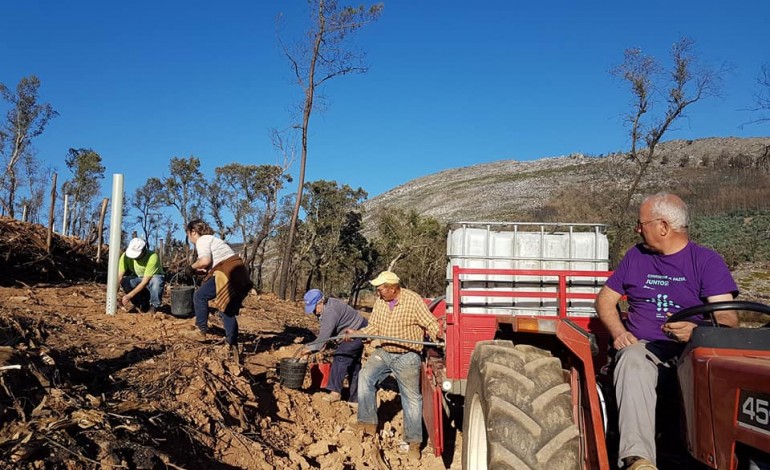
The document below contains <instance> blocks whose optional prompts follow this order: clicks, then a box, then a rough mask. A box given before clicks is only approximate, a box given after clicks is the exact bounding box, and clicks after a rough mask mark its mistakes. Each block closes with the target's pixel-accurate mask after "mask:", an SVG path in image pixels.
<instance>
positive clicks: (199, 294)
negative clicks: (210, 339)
mask: <svg viewBox="0 0 770 470" xmlns="http://www.w3.org/2000/svg"><path fill="white" fill-rule="evenodd" d="M216 296H217V285H216V283H215V282H214V278H213V277H211V278H209V279H207V280H206V281H204V282H203V284H201V285H200V287H198V288H197V289H195V294H193V309H194V310H195V326H197V327H198V329H200V330H201V331H202V332H204V333H206V332H208V331H209V300H212V299H213V298H215V297H216ZM240 309H241V303H240V302H236V301H230V303H229V304H227V308H226V309H225V311H224V312H219V316H220V317H221V318H222V323H223V324H224V326H225V339H226V340H227V344H237V343H238V320H237V319H236V318H235V316H236V315H238V311H239V310H240Z"/></svg>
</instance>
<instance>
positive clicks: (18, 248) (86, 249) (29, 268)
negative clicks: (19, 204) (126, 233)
mask: <svg viewBox="0 0 770 470" xmlns="http://www.w3.org/2000/svg"><path fill="white" fill-rule="evenodd" d="M47 238H48V231H47V229H46V228H45V227H43V226H42V225H39V224H32V223H28V222H21V221H18V220H15V219H11V218H8V217H0V265H2V266H4V267H5V269H2V270H0V285H3V286H12V285H34V284H38V283H41V282H42V283H55V284H59V283H64V282H77V281H102V280H104V279H105V278H106V272H107V268H106V266H107V264H106V259H107V252H106V249H105V250H104V251H103V253H102V256H101V261H100V262H97V261H96V254H97V253H96V252H97V247H96V246H95V245H92V244H90V243H89V242H87V241H84V240H80V239H78V238H75V237H62V236H59V235H57V234H53V237H52V239H51V249H50V252H49V250H48V247H47Z"/></svg>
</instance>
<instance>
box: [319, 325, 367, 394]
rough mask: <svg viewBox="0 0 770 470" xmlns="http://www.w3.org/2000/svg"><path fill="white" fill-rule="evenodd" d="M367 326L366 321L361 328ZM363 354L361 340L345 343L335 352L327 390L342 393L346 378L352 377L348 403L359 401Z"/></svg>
mask: <svg viewBox="0 0 770 470" xmlns="http://www.w3.org/2000/svg"><path fill="white" fill-rule="evenodd" d="M366 325H367V321H366V319H364V323H363V324H362V325H361V326H360V327H359V328H363V327H365V326H366ZM363 352H364V343H363V342H362V341H361V338H356V339H354V340H352V341H343V342H342V343H340V344H339V345H338V346H337V349H335V350H334V356H333V357H334V359H333V360H332V368H331V371H330V372H329V383H328V384H327V385H326V390H329V391H330V392H338V393H339V392H341V391H342V382H343V381H344V380H345V376H347V377H350V381H349V384H350V397H349V398H348V401H349V402H351V403H356V402H357V401H358V374H359V372H360V371H361V354H363Z"/></svg>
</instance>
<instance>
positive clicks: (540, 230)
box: [446, 222, 609, 316]
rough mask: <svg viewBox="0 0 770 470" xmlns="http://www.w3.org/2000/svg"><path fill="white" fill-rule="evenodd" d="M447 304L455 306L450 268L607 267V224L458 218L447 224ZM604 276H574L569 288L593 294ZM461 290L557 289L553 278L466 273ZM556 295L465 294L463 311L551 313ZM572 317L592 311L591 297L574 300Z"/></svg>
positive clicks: (573, 290)
mask: <svg viewBox="0 0 770 470" xmlns="http://www.w3.org/2000/svg"><path fill="white" fill-rule="evenodd" d="M447 255H448V257H449V263H448V265H447V280H448V282H447V291H446V299H447V307H448V309H449V310H450V311H451V310H452V308H453V298H452V295H453V294H452V285H451V281H452V267H453V266H460V267H462V268H482V269H535V270H580V271H606V270H607V269H608V266H609V263H608V258H609V243H608V241H607V235H606V225H601V224H561V223H496V222H460V223H455V224H451V225H450V230H449V234H448V236H447ZM604 281H605V278H590V279H586V278H580V279H578V278H575V279H573V280H572V286H571V288H570V290H571V291H572V292H587V293H596V292H598V289H599V288H600V287H601V285H602V284H603V283H604ZM462 282H463V286H462V287H463V288H464V289H472V288H478V289H483V290H490V291H528V292H555V291H556V290H557V287H556V286H557V282H558V278H557V277H548V276H521V275H520V276H506V275H493V274H477V275H466V276H464V277H463V279H462ZM556 311H557V302H556V299H548V298H526V299H525V298H522V299H512V298H506V297H495V296H485V297H482V296H475V297H464V298H463V312H465V313H493V314H508V315H553V314H555V313H556ZM567 313H568V314H569V315H572V316H590V315H594V311H593V301H592V300H573V301H571V302H570V304H569V305H568V308H567Z"/></svg>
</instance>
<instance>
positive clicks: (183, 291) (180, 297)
mask: <svg viewBox="0 0 770 470" xmlns="http://www.w3.org/2000/svg"><path fill="white" fill-rule="evenodd" d="M194 293H195V287H193V286H172V287H171V315H173V316H175V317H181V318H189V317H191V316H192V313H193V294H194Z"/></svg>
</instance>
